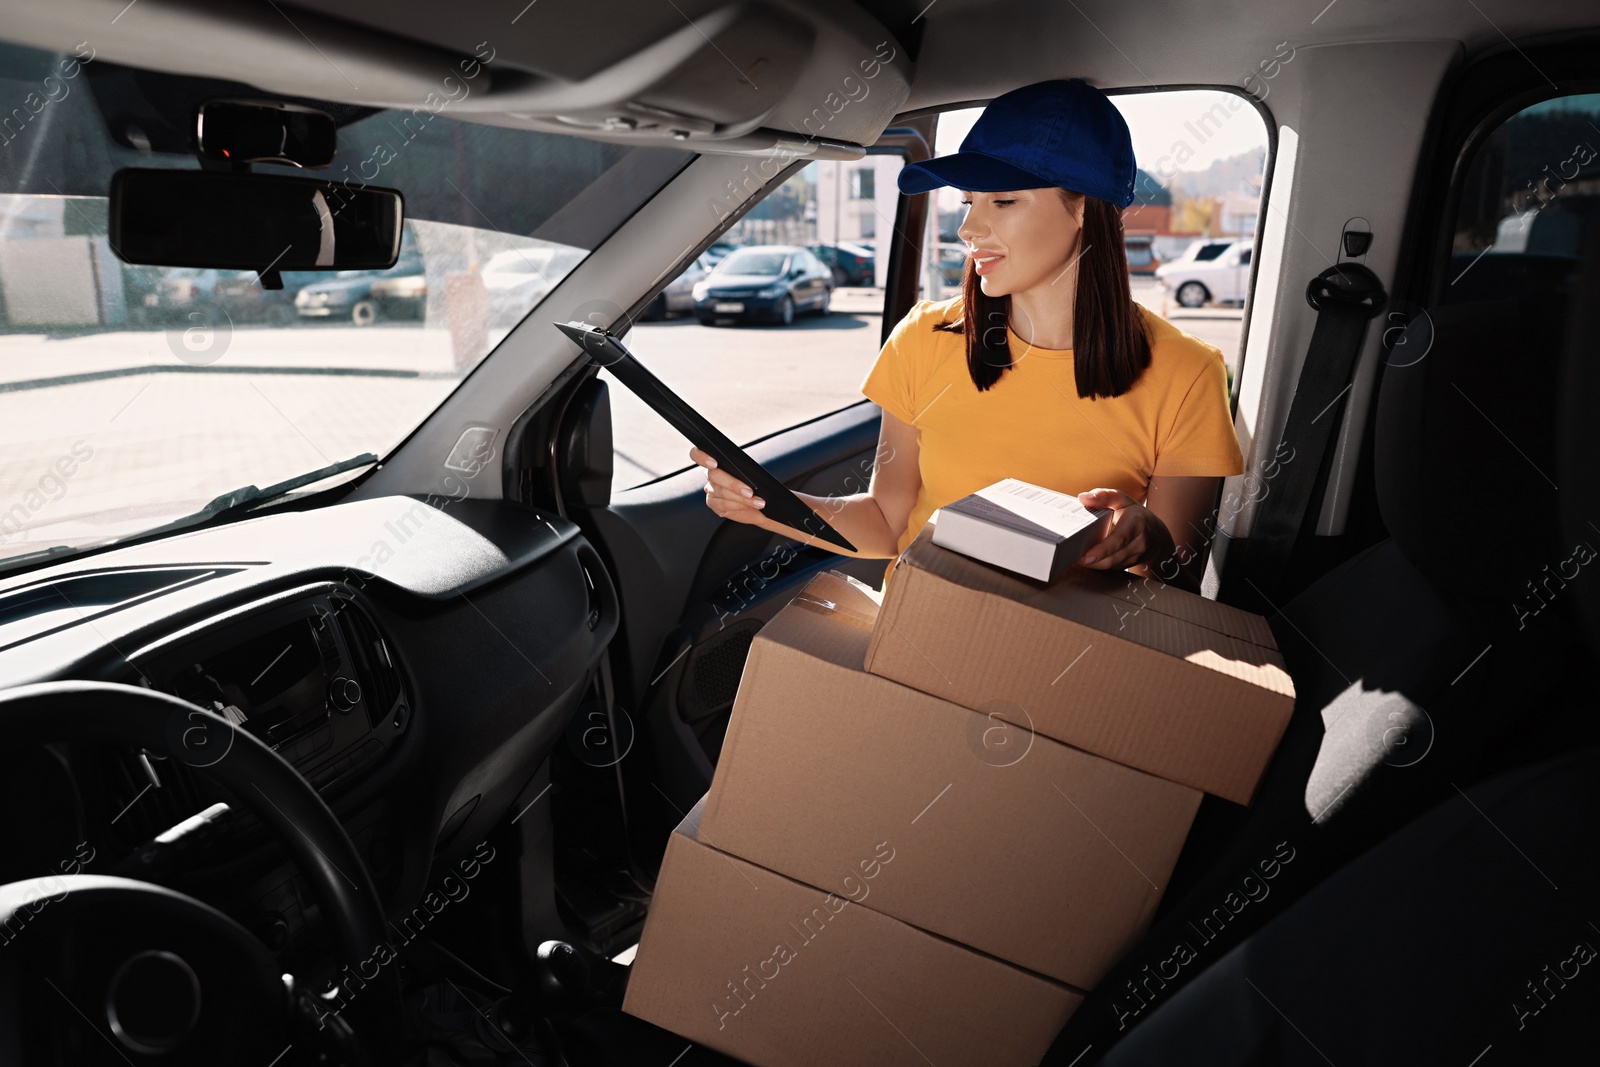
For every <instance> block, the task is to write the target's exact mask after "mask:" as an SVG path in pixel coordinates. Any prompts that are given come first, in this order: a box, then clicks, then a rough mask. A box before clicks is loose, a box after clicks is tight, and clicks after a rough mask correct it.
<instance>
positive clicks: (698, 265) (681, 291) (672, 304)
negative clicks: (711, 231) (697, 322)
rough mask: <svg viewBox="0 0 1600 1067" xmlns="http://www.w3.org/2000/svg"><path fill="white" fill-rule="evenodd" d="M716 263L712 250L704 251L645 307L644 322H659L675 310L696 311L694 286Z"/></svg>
mask: <svg viewBox="0 0 1600 1067" xmlns="http://www.w3.org/2000/svg"><path fill="white" fill-rule="evenodd" d="M715 265H716V264H715V263H714V262H713V261H712V259H711V253H710V252H702V253H700V255H699V256H698V257H697V258H696V259H695V261H694V262H693V263H691V264H689V266H688V267H686V268H685V269H684V272H683V273H682V274H680V275H678V276H677V277H676V278H674V279H672V281H670V282H668V283H667V287H666V288H665V289H663V290H661V292H659V293H657V294H656V298H655V299H654V300H652V301H650V303H648V304H646V305H645V307H644V313H643V314H641V315H640V316H639V318H640V319H641V320H642V321H644V322H657V321H660V320H661V319H666V318H671V317H672V315H673V313H674V312H679V311H682V312H689V313H692V312H693V311H694V287H695V285H696V284H697V283H699V282H700V280H701V279H703V278H704V277H705V276H706V275H707V274H710V273H711V268H712V267H713V266H715Z"/></svg>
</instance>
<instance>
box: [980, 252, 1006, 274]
mask: <svg viewBox="0 0 1600 1067" xmlns="http://www.w3.org/2000/svg"><path fill="white" fill-rule="evenodd" d="M1005 258H1006V257H1005V256H1002V255H984V256H980V255H974V256H973V257H972V269H973V270H975V271H976V272H977V273H978V275H979V276H980V277H981V276H983V275H985V274H989V273H991V272H992V271H993V270H994V269H995V268H996V267H997V266H999V265H1000V263H1001V261H1002V260H1004V259H1005Z"/></svg>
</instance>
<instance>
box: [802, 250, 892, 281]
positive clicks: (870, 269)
mask: <svg viewBox="0 0 1600 1067" xmlns="http://www.w3.org/2000/svg"><path fill="white" fill-rule="evenodd" d="M806 247H807V248H808V249H810V250H811V253H812V255H814V256H816V257H817V258H818V259H820V260H822V262H823V263H826V264H827V265H828V266H829V267H831V268H832V269H833V284H834V285H872V284H873V283H874V281H875V280H876V274H875V271H876V267H875V266H874V263H875V257H874V255H873V251H872V249H870V248H866V247H864V246H862V245H859V244H854V243H851V242H846V241H840V242H839V243H838V244H836V245H807V246H806Z"/></svg>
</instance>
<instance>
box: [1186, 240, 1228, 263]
mask: <svg viewBox="0 0 1600 1067" xmlns="http://www.w3.org/2000/svg"><path fill="white" fill-rule="evenodd" d="M1232 247H1233V238H1231V237H1230V238H1227V239H1226V240H1221V241H1216V240H1211V239H1209V238H1201V239H1200V240H1198V241H1191V242H1190V244H1189V247H1188V248H1185V249H1184V250H1183V254H1182V255H1180V256H1178V257H1177V258H1176V259H1173V260H1171V262H1173V263H1204V262H1205V261H1206V260H1208V259H1216V258H1217V257H1218V256H1220V255H1222V253H1224V252H1226V251H1227V250H1228V249H1229V248H1232Z"/></svg>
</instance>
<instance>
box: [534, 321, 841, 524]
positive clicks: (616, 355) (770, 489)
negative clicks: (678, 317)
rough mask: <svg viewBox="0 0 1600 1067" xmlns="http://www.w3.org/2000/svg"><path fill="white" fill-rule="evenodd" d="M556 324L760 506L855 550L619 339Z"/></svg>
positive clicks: (591, 328)
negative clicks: (741, 485) (740, 484)
mask: <svg viewBox="0 0 1600 1067" xmlns="http://www.w3.org/2000/svg"><path fill="white" fill-rule="evenodd" d="M554 325H555V328H556V329H558V330H560V331H561V332H562V333H564V334H566V335H567V336H568V337H570V338H572V339H573V340H574V341H576V342H577V343H578V346H579V347H580V348H582V349H583V350H584V352H585V353H586V354H587V355H588V356H589V358H590V359H592V360H594V361H595V362H596V363H598V364H600V365H601V366H602V367H604V368H605V369H606V370H608V371H610V372H611V373H612V374H613V375H614V376H615V377H616V379H617V380H618V381H620V382H621V383H622V384H623V385H626V386H627V387H628V388H629V389H630V390H632V391H633V393H634V395H636V396H638V398H639V399H640V400H643V401H644V402H645V403H646V404H649V405H650V407H651V409H652V410H654V411H655V412H656V414H658V415H660V416H661V417H662V418H664V419H666V420H667V422H668V423H670V424H671V425H672V427H673V429H675V430H677V431H678V432H679V433H681V434H683V436H685V437H687V438H688V439H689V441H690V442H691V443H692V444H693V445H694V446H695V447H696V448H699V449H701V450H702V451H704V452H705V453H707V454H708V455H710V456H711V457H712V458H713V459H715V460H716V461H717V466H718V467H719V468H720V469H722V470H725V471H727V472H728V473H729V474H731V475H733V476H734V477H735V478H737V479H739V480H740V481H741V482H743V483H745V484H746V485H748V486H749V487H750V488H751V490H753V491H754V493H755V495H756V496H758V497H760V498H761V499H762V500H765V501H766V506H765V507H763V508H762V509H761V510H762V511H763V512H764V513H766V514H767V515H770V516H771V517H772V518H773V519H775V520H777V521H778V522H781V523H783V524H784V525H786V526H792V527H794V528H795V529H796V530H804V531H805V532H806V533H809V534H811V535H812V536H813V537H816V538H817V539H818V540H821V541H826V542H828V543H829V544H831V545H837V546H838V547H840V548H843V549H846V550H847V551H850V552H854V551H856V546H855V545H852V544H851V543H850V542H849V541H847V540H845V538H844V535H843V534H841V533H839V531H837V530H835V529H834V528H833V527H832V526H829V525H828V522H827V520H826V519H824V518H823V517H822V516H821V515H818V514H817V513H816V512H815V511H813V510H812V509H811V508H810V507H809V506H808V505H807V504H806V503H805V502H804V501H802V500H801V499H800V498H799V497H797V496H795V495H794V494H793V493H792V492H790V491H789V487H788V486H786V485H784V484H783V483H782V482H780V481H778V479H777V478H776V477H774V476H773V475H772V473H771V472H769V471H768V470H767V469H766V468H765V467H763V466H762V465H761V464H759V463H757V462H756V461H755V460H753V459H751V458H750V454H749V453H748V452H746V451H745V450H744V449H742V448H740V447H739V446H738V445H736V444H734V443H733V442H732V441H730V440H729V439H728V438H727V436H725V435H724V434H723V433H722V431H720V430H718V429H717V428H716V427H715V426H713V425H711V423H709V422H707V421H706V419H705V417H704V416H703V415H701V414H700V413H699V412H698V411H695V410H694V408H692V407H690V406H689V404H688V403H686V402H685V401H684V400H683V398H682V397H680V396H678V394H677V393H674V392H673V391H672V390H671V389H668V388H667V386H666V383H664V382H663V381H662V380H661V379H660V378H657V377H656V376H655V375H654V374H651V373H650V372H649V371H648V370H646V369H645V367H644V364H642V363H640V362H639V361H638V360H637V359H635V358H634V355H633V353H632V352H629V351H628V350H627V349H626V348H624V347H623V346H622V342H621V341H619V340H617V339H616V338H615V337H614V336H612V335H611V334H610V333H608V332H607V331H606V330H604V329H602V328H601V327H599V326H596V325H594V324H593V323H589V322H576V321H574V322H557V323H555V324H554Z"/></svg>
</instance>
